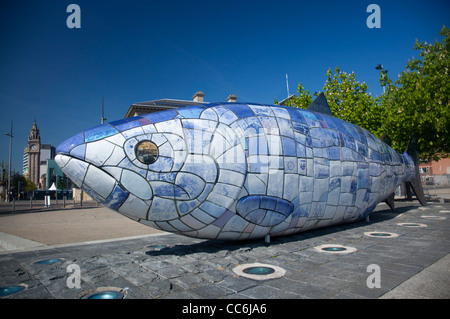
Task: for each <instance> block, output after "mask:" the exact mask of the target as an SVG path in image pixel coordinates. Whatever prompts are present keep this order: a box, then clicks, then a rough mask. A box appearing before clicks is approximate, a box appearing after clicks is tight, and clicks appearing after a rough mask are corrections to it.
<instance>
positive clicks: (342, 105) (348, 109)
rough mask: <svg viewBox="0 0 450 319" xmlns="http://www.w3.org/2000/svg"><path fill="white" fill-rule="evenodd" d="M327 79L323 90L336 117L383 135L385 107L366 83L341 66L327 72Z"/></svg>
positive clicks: (379, 135) (377, 134)
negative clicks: (383, 107) (343, 69)
mask: <svg viewBox="0 0 450 319" xmlns="http://www.w3.org/2000/svg"><path fill="white" fill-rule="evenodd" d="M325 75H326V77H327V80H326V82H325V85H324V87H323V92H324V94H325V96H326V98H327V101H328V104H329V105H330V109H331V112H332V113H333V115H334V116H335V117H338V118H340V119H342V120H344V121H347V122H350V123H353V124H356V125H358V126H360V127H363V128H365V129H366V130H368V131H370V132H371V133H372V134H374V135H376V136H378V137H381V136H382V135H383V133H384V132H383V131H382V122H383V117H384V112H383V109H382V108H381V107H380V106H379V104H378V103H377V100H376V99H375V98H373V97H372V95H371V94H370V93H368V92H367V90H368V86H367V84H366V83H364V82H363V83H360V82H359V81H357V80H356V75H355V73H354V72H352V73H350V74H347V73H346V72H342V71H341V70H340V68H339V66H337V67H336V69H335V70H334V73H333V71H331V70H328V71H327V73H326V74H325Z"/></svg>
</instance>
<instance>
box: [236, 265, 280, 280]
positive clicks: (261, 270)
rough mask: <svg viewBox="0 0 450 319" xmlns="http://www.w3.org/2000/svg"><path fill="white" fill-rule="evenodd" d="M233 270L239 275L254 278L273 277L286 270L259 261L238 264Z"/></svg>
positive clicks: (277, 276)
mask: <svg viewBox="0 0 450 319" xmlns="http://www.w3.org/2000/svg"><path fill="white" fill-rule="evenodd" d="M233 272H234V273H235V274H237V275H239V276H242V277H245V278H250V279H254V280H268V279H275V278H280V277H283V276H284V275H285V274H286V270H285V269H283V268H281V267H278V266H274V265H266V264H260V263H253V264H243V265H239V266H237V267H235V268H233Z"/></svg>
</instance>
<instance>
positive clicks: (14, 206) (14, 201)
mask: <svg viewBox="0 0 450 319" xmlns="http://www.w3.org/2000/svg"><path fill="white" fill-rule="evenodd" d="M15 209H16V199H15V198H13V210H15Z"/></svg>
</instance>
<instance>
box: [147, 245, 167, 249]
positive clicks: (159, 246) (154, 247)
mask: <svg viewBox="0 0 450 319" xmlns="http://www.w3.org/2000/svg"><path fill="white" fill-rule="evenodd" d="M164 247H166V245H151V246H148V247H147V248H153V249H159V248H164Z"/></svg>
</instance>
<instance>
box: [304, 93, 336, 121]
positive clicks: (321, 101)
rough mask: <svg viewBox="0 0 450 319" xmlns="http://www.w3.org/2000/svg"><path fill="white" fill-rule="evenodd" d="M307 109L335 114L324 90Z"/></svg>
mask: <svg viewBox="0 0 450 319" xmlns="http://www.w3.org/2000/svg"><path fill="white" fill-rule="evenodd" d="M306 110H308V111H313V112H318V113H322V114H326V115H331V116H333V113H331V109H330V106H329V105H328V102H327V98H326V97H325V94H323V92H322V93H320V94H319V96H318V97H316V99H315V100H314V101H313V102H312V103H311V104H310V105H309V106H308V107H307V108H306Z"/></svg>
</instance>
